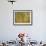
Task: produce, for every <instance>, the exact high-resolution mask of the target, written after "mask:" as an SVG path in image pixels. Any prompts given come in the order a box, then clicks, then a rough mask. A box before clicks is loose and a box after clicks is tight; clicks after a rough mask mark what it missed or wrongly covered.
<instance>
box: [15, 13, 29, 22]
mask: <svg viewBox="0 0 46 46" xmlns="http://www.w3.org/2000/svg"><path fill="white" fill-rule="evenodd" d="M15 23H30V12H16V13H15Z"/></svg>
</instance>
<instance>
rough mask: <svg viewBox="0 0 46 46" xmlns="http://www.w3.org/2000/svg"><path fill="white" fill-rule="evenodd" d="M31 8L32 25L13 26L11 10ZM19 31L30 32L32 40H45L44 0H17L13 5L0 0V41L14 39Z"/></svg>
mask: <svg viewBox="0 0 46 46" xmlns="http://www.w3.org/2000/svg"><path fill="white" fill-rule="evenodd" d="M24 9H25V10H32V11H33V24H32V26H14V25H13V10H24ZM19 32H26V33H28V34H30V35H31V36H30V37H31V38H32V39H33V40H37V41H41V40H43V41H44V40H46V1H45V0H17V1H16V3H14V4H13V5H12V4H11V3H10V2H8V1H7V0H0V41H1V40H15V38H16V37H17V35H18V33H19Z"/></svg>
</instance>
